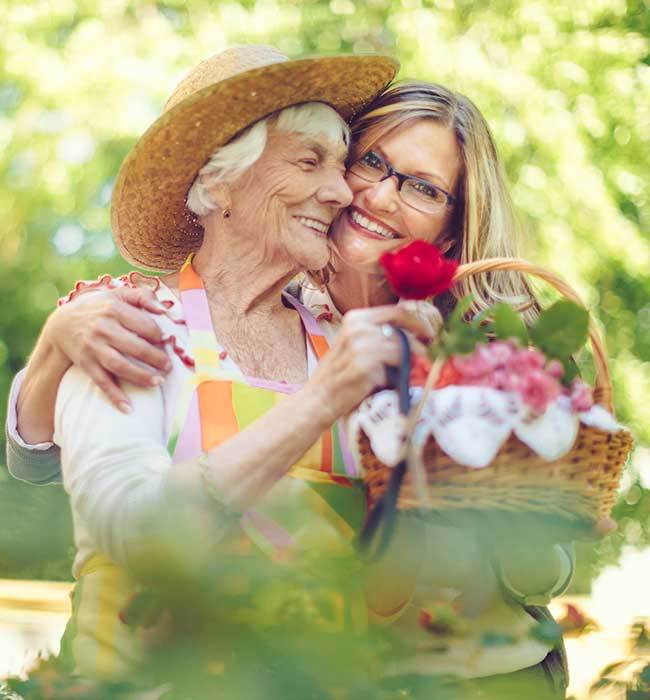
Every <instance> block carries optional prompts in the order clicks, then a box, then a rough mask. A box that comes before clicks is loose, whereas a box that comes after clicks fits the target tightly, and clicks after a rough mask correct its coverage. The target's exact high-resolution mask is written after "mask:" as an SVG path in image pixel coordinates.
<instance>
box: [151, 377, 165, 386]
mask: <svg viewBox="0 0 650 700" xmlns="http://www.w3.org/2000/svg"><path fill="white" fill-rule="evenodd" d="M164 381H165V379H164V377H161V376H160V375H159V374H157V375H156V376H155V377H151V386H160V385H161V384H162V383H163V382H164Z"/></svg>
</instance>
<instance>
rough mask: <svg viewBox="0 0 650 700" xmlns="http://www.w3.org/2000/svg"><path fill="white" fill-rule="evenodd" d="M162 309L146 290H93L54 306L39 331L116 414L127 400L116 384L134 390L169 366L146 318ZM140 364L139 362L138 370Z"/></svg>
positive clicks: (156, 330)
mask: <svg viewBox="0 0 650 700" xmlns="http://www.w3.org/2000/svg"><path fill="white" fill-rule="evenodd" d="M164 311H165V309H164V307H163V306H162V305H161V304H160V302H159V301H158V300H157V299H156V296H155V294H154V293H153V292H152V291H151V290H150V289H147V288H143V287H138V288H135V289H131V288H126V287H125V288H119V289H110V290H96V291H92V292H86V293H84V294H80V295H79V296H78V297H77V298H75V299H74V300H73V301H70V302H68V303H67V304H64V305H63V306H60V307H59V308H58V309H57V310H56V311H55V312H54V313H52V315H51V316H50V317H49V319H48V320H47V323H46V325H45V329H44V331H43V333H44V335H46V336H47V339H48V340H49V341H50V342H51V343H52V345H53V346H54V347H55V348H56V349H57V350H58V351H59V352H60V353H61V354H62V355H63V356H64V357H65V358H66V359H67V361H68V362H69V363H70V364H73V365H77V366H78V367H80V368H81V369H83V370H84V371H85V372H86V373H87V374H88V375H89V376H90V377H91V379H92V380H93V381H94V382H95V384H96V385H97V386H98V387H99V388H100V389H101V390H102V391H103V392H104V394H106V396H107V397H108V399H109V400H110V401H111V403H113V404H114V405H115V406H116V407H117V408H119V409H120V410H121V411H123V412H126V413H128V412H129V409H130V403H129V400H128V398H127V396H126V394H125V393H124V391H123V390H122V389H121V388H120V386H119V382H118V380H119V379H123V380H125V381H127V382H131V383H132V384H135V385H137V386H141V387H150V386H155V385H156V384H158V383H160V381H161V377H160V372H167V371H169V369H170V368H171V363H170V361H169V358H168V356H167V353H166V352H165V351H164V350H163V349H162V348H161V347H156V344H157V343H159V342H160V341H161V335H162V334H161V331H160V328H159V327H158V324H157V323H156V322H155V321H154V320H153V319H152V318H151V317H150V316H149V313H148V312H151V313H154V314H160V313H164ZM141 363H144V365H145V366H143V365H142V364H141Z"/></svg>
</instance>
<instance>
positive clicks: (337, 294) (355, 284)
mask: <svg viewBox="0 0 650 700" xmlns="http://www.w3.org/2000/svg"><path fill="white" fill-rule="evenodd" d="M327 289H328V291H329V293H330V296H331V297H332V301H333V302H334V305H335V306H336V308H337V309H338V310H339V311H340V312H341V313H342V314H344V313H346V312H347V311H350V310H351V309H360V308H366V307H371V306H381V305H383V304H394V303H395V302H396V301H397V298H396V297H395V295H394V294H393V292H392V291H391V289H390V287H389V286H388V284H387V282H386V280H385V278H384V276H383V275H381V274H372V273H366V272H360V271H359V270H355V269H353V268H351V267H348V266H347V265H342V266H341V267H340V268H339V269H338V270H337V271H336V274H335V275H334V276H333V278H332V280H331V281H330V282H329V284H328V285H327Z"/></svg>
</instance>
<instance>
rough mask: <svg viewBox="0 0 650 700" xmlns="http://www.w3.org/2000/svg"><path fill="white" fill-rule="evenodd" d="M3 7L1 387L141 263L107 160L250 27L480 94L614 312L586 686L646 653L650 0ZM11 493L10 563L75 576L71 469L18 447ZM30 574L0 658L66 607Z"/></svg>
mask: <svg viewBox="0 0 650 700" xmlns="http://www.w3.org/2000/svg"><path fill="white" fill-rule="evenodd" d="M0 17H2V33H1V34H2V40H1V41H0V173H1V176H0V177H1V178H2V187H1V188H0V221H1V222H2V225H1V226H0V265H1V272H2V274H0V294H1V299H2V307H1V311H0V394H1V395H2V397H4V396H5V395H6V393H7V391H8V388H9V382H10V379H11V377H12V375H13V374H14V373H15V372H16V371H17V370H18V369H19V368H20V367H21V366H22V365H23V364H24V362H25V358H26V356H27V355H28V353H29V351H30V348H31V346H32V344H33V342H34V340H35V338H36V335H37V333H38V330H39V328H40V326H41V324H42V322H43V320H44V319H45V317H46V315H47V313H48V312H49V311H50V310H51V309H52V308H53V306H54V304H55V301H56V299H57V297H58V296H61V295H62V294H64V293H65V292H66V291H67V290H68V289H69V288H70V287H71V286H72V284H73V283H74V281H75V280H76V279H78V278H92V277H96V276H97V275H98V274H99V273H100V272H104V271H112V272H123V271H126V270H127V269H128V266H127V265H126V264H125V263H124V262H123V261H121V260H120V259H119V258H118V257H117V256H116V252H115V247H114V245H113V243H112V240H111V235H110V231H109V218H108V204H109V201H110V197H111V188H112V184H113V178H114V177H115V174H116V172H117V169H118V167H119V164H120V162H121V160H122V158H123V157H124V155H125V154H126V152H127V150H128V149H129V147H130V146H131V145H132V144H133V142H134V140H135V139H136V138H137V136H138V135H139V134H140V133H141V132H142V131H143V130H144V129H145V128H146V127H147V126H148V125H149V124H150V123H151V121H152V120H153V119H154V118H155V117H156V115H157V114H158V113H159V112H160V109H161V107H162V104H163V102H164V99H165V97H166V96H167V95H168V93H169V92H170V91H171V89H172V88H173V87H174V86H175V84H176V83H177V82H178V80H179V79H180V78H181V77H182V75H183V74H184V72H185V71H186V70H187V69H188V68H189V67H190V66H192V65H193V64H195V63H196V62H198V61H199V60H200V59H202V58H204V57H205V56H207V55H209V54H211V53H214V52H216V51H219V50H221V49H224V48H226V47H227V46H229V45H232V44H237V43H267V44H272V45H274V46H277V47H278V48H280V49H281V50H283V51H284V52H286V53H288V54H289V55H290V56H292V57H299V56H304V55H310V54H314V53H339V52H382V53H390V54H392V55H394V56H396V57H397V58H398V59H399V60H400V62H401V66H402V67H401V72H400V77H403V78H420V79H425V80H430V81H436V82H441V83H444V84H446V85H448V86H450V87H452V88H454V89H457V90H460V91H461V92H464V93H465V94H467V95H468V96H470V97H471V98H472V99H473V100H474V101H475V102H476V104H477V105H478V106H479V108H480V109H481V110H482V112H483V113H484V114H485V116H486V117H487V120H488V122H489V123H490V125H491V126H492V129H493V132H494V135H495V138H496V141H497V144H498V147H499V150H500V152H501V155H502V157H503V159H504V161H505V164H506V169H507V173H508V177H509V180H510V183H511V187H512V193H513V196H514V200H515V204H516V207H517V211H518V213H519V216H520V220H521V224H522V229H523V231H524V235H523V240H522V243H523V249H524V252H525V255H526V256H527V257H528V258H530V259H532V260H534V261H536V262H539V263H541V264H543V265H546V266H548V267H550V268H552V269H553V270H555V271H556V272H558V273H560V274H561V275H563V276H564V277H565V278H566V279H567V280H568V281H570V282H571V283H572V284H573V285H574V286H575V287H576V288H577V289H578V290H579V291H580V293H581V294H582V296H583V297H584V299H585V300H586V302H587V303H588V305H589V307H590V308H591V309H592V310H593V311H594V313H595V314H596V316H597V318H598V319H599V321H600V322H601V324H602V328H603V331H604V334H605V337H606V341H607V346H608V351H609V356H610V358H611V371H612V376H613V381H614V389H615V395H614V396H615V401H616V408H617V412H618V417H619V419H620V420H621V421H622V422H624V423H626V424H627V425H629V426H630V428H631V429H632V430H633V431H634V433H635V435H636V437H637V441H638V444H639V447H638V448H637V450H636V453H635V455H634V458H633V461H632V464H631V465H630V467H629V469H628V472H627V473H626V475H625V480H624V484H623V485H622V488H621V499H620V503H619V505H618V506H617V509H616V517H617V519H618V522H619V528H618V531H617V532H616V533H615V534H614V535H611V536H610V537H608V538H606V539H605V540H603V541H601V542H599V543H596V544H582V545H580V547H579V550H580V560H579V569H578V572H577V576H576V578H575V581H574V583H573V585H572V588H571V590H570V594H571V595H572V596H574V598H572V600H580V601H582V602H581V605H583V607H584V609H585V610H586V611H588V612H590V614H591V615H593V617H594V618H596V619H598V620H599V624H600V625H601V628H600V629H599V630H598V631H593V632H587V633H585V634H583V635H582V636H580V637H578V638H575V639H573V640H572V639H570V640H569V653H570V655H571V661H572V666H573V668H574V679H582V680H581V681H580V682H581V683H582V686H580V687H578V686H577V685H574V690H575V692H576V693H577V694H579V695H580V697H586V695H584V693H585V692H586V690H585V688H588V686H589V683H590V682H593V680H595V678H596V677H597V676H598V674H599V672H600V671H601V670H602V668H603V667H604V666H605V665H606V664H607V663H610V662H613V661H617V660H623V659H624V658H628V659H629V658H632V656H634V655H635V654H636V655H638V654H639V653H641V652H640V651H639V649H641V647H643V644H641V645H640V646H639V644H638V643H637V644H636V649H633V648H632V643H631V642H630V638H631V636H633V634H635V633H633V632H631V631H630V630H631V629H632V628H633V627H634V624H635V621H636V620H638V619H640V618H645V619H647V618H648V616H650V611H649V610H648V599H649V598H650V595H648V593H647V590H648V588H650V563H649V557H650V554H649V553H650V549H649V541H650V492H649V490H648V489H649V488H650V449H648V447H647V445H648V444H650V401H648V396H649V395H650V180H649V178H648V172H649V166H650V41H649V37H650V5H649V4H648V0H627V2H626V0H582V1H581V2H580V3H567V2H564V1H563V0H558V1H557V2H554V1H550V0H547V1H545V2H531V1H529V0H438V1H437V2H429V1H424V0H401V2H399V1H398V0H365V1H364V2H359V3H356V2H351V1H350V0H331V2H326V1H321V0H307V1H301V2H297V1H296V2H292V1H290V0H280V1H278V2H274V1H273V0H259V1H257V2H253V1H252V0H250V1H249V0H243V1H242V2H220V1H218V0H217V1H215V0H213V1H211V2H210V1H208V0H188V1H185V2H180V1H179V2H176V1H173V0H170V1H168V2H158V3H154V2H144V1H142V2H136V1H128V0H55V1H47V0H42V1H40V2H39V1H38V0H32V1H31V2H25V3H22V2H20V1H19V0H0ZM586 364H587V366H588V364H589V363H588V360H587V361H586ZM644 445H645V446H646V447H644ZM0 512H1V513H2V527H1V528H0V530H1V531H0V579H14V580H15V579H32V580H57V581H69V580H70V574H69V566H70V554H71V550H70V524H69V519H68V515H67V506H66V500H65V497H64V495H63V494H62V493H61V492H60V491H59V490H58V489H57V488H50V487H48V488H46V489H43V488H34V487H29V486H25V485H22V484H19V483H17V482H13V481H11V480H10V478H9V477H8V475H7V473H6V469H5V468H4V467H3V466H2V467H0ZM30 585H31V586H32V588H29V587H28V586H27V587H26V584H25V585H20V586H17V585H16V584H15V583H9V582H8V583H5V584H2V585H0V676H1V675H2V674H3V673H6V672H8V671H9V670H13V671H16V670H17V668H18V667H20V666H21V665H24V662H25V659H24V658H22V656H21V655H22V654H24V649H25V648H31V649H32V650H33V648H34V647H35V646H36V647H38V645H39V644H42V645H43V644H51V643H53V641H52V640H54V639H55V638H56V637H57V635H58V630H59V627H60V624H61V620H64V619H65V610H66V608H65V606H66V603H65V596H63V598H62V597H61V590H62V589H61V588H60V587H58V586H55V587H52V588H51V589H43V588H40V587H38V586H36V584H30ZM575 596H577V597H578V598H575ZM3 601H4V603H3ZM17 601H18V602H17ZM21 601H22V602H21ZM562 610H563V608H562V605H561V604H558V607H557V608H556V611H557V612H558V613H559V614H562ZM17 611H20V612H17ZM39 625H40V627H39ZM57 625H59V627H57ZM37 628H38V629H40V632H35V631H34V630H35V629H37ZM607 630H611V633H610V636H609V637H607V634H608V631H607ZM637 631H638V630H637ZM34 635H36V636H34ZM39 635H40V636H39ZM617 635H618V636H617ZM37 639H38V640H40V641H35V640H37ZM608 639H609V641H607V640H608ZM614 639H619V641H620V640H621V639H622V640H623V641H622V642H621V643H620V644H618V645H617V643H615V642H614V641H612V640H614ZM21 640H22V641H21ZM46 640H49V641H46ZM590 640H592V641H590ZM594 640H595V641H594ZM605 646H608V647H609V649H610V651H611V653H609V654H604V655H603V654H602V653H600V652H598V651H597V650H596V649H597V648H600V649H604V648H605ZM11 650H13V652H12V651H11ZM612 650H613V651H612ZM644 653H645V654H647V653H648V650H647V647H646V648H645V652H644ZM618 657H620V658H618ZM7 659H8V660H10V661H5V660H7ZM3 663H4V666H3ZM581 669H582V670H581ZM585 678H586V680H585ZM576 683H577V680H576ZM617 692H618V691H617ZM612 697H616V696H615V695H614V696H612ZM621 697H622V696H621Z"/></svg>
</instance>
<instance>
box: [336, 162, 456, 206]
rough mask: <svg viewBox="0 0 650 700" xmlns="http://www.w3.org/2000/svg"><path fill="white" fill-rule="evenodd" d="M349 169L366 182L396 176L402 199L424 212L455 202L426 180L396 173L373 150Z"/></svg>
mask: <svg viewBox="0 0 650 700" xmlns="http://www.w3.org/2000/svg"><path fill="white" fill-rule="evenodd" d="M349 171H350V172H351V173H352V174H353V175H356V176H357V177H360V178H361V179H362V180H365V181H366V182H375V183H376V182H383V181H384V180H388V178H389V177H396V178H397V191H398V192H399V194H400V197H401V199H402V201H403V202H404V203H405V204H408V205H409V206H411V207H413V208H414V209H417V210H418V211H421V212H424V213H425V214H435V213H437V212H439V211H440V210H441V209H442V208H443V207H452V206H453V205H454V204H455V203H456V198H455V197H454V196H453V195H451V194H449V192H446V191H445V190H443V189H442V188H441V187H438V186H437V185H432V184H431V183H430V182H429V181H428V180H423V179H422V178H419V177H414V176H413V175H404V174H403V173H398V172H397V170H395V168H393V166H392V165H391V164H390V163H388V162H386V161H385V160H384V159H383V158H382V157H381V156H380V155H379V154H378V153H375V151H368V153H366V154H365V155H364V156H362V157H361V158H359V160H357V161H356V162H355V163H352V165H351V166H350V167H349Z"/></svg>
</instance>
